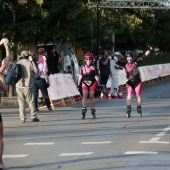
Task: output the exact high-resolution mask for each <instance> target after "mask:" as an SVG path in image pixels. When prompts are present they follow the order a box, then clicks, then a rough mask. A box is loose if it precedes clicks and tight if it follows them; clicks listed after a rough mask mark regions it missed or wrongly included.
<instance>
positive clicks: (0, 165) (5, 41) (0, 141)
mask: <svg viewBox="0 0 170 170" xmlns="http://www.w3.org/2000/svg"><path fill="white" fill-rule="evenodd" d="M2 44H3V45H4V47H5V51H6V59H5V61H4V63H3V64H2V66H1V67H0V74H1V75H2V74H3V72H4V70H5V69H6V68H7V66H8V64H9V60H10V51H9V46H8V45H9V40H8V39H7V38H4V39H2V40H1V41H0V45H2ZM2 87H3V83H2V82H1V86H0V89H1V90H2ZM4 90H5V89H4ZM3 150H4V143H3V122H2V116H1V114H0V169H1V170H3V169H5V167H4V164H3V160H2V155H3Z"/></svg>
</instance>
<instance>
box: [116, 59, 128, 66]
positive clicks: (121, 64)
mask: <svg viewBox="0 0 170 170" xmlns="http://www.w3.org/2000/svg"><path fill="white" fill-rule="evenodd" d="M116 64H117V65H119V66H123V67H125V65H126V64H127V62H123V61H119V60H118V62H116Z"/></svg>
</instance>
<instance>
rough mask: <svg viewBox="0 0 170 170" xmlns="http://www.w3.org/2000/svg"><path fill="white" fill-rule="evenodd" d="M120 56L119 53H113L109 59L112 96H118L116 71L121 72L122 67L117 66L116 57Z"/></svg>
mask: <svg viewBox="0 0 170 170" xmlns="http://www.w3.org/2000/svg"><path fill="white" fill-rule="evenodd" d="M119 56H120V53H119V52H115V53H114V55H112V56H111V57H110V58H111V60H110V70H111V72H112V76H111V94H112V95H113V96H117V95H119V77H118V70H119V69H120V70H122V69H123V67H121V66H118V65H117V64H116V62H117V61H118V57H119Z"/></svg>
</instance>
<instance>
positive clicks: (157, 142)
mask: <svg viewBox="0 0 170 170" xmlns="http://www.w3.org/2000/svg"><path fill="white" fill-rule="evenodd" d="M139 143H155V144H169V142H167V141H151V140H149V141H140V142H139Z"/></svg>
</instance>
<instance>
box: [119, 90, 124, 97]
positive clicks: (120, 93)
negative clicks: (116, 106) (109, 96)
mask: <svg viewBox="0 0 170 170" xmlns="http://www.w3.org/2000/svg"><path fill="white" fill-rule="evenodd" d="M119 99H123V96H122V90H119Z"/></svg>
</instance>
